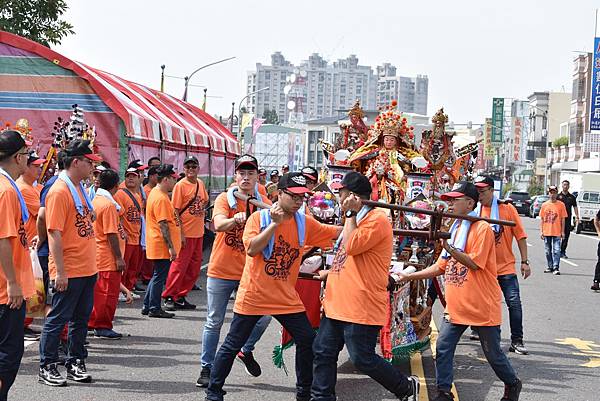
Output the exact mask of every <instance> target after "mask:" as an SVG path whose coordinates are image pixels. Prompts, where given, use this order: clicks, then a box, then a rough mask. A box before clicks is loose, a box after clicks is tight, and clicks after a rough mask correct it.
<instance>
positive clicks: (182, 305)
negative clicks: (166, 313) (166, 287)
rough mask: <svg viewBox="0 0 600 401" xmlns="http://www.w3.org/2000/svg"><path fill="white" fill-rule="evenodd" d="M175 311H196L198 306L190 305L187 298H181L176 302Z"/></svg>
mask: <svg viewBox="0 0 600 401" xmlns="http://www.w3.org/2000/svg"><path fill="white" fill-rule="evenodd" d="M175 309H179V310H194V309H196V305H194V304H191V303H189V302H188V301H187V299H185V297H181V298H179V299H178V300H177V301H175Z"/></svg>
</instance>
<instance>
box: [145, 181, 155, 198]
mask: <svg viewBox="0 0 600 401" xmlns="http://www.w3.org/2000/svg"><path fill="white" fill-rule="evenodd" d="M152 188H153V187H151V186H150V185H148V184H146V185H144V193H145V194H146V200H148V195H150V191H152Z"/></svg>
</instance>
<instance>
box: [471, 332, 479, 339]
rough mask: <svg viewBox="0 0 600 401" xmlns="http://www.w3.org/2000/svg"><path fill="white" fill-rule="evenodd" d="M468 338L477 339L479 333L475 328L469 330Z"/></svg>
mask: <svg viewBox="0 0 600 401" xmlns="http://www.w3.org/2000/svg"><path fill="white" fill-rule="evenodd" d="M469 340H473V341H479V333H477V331H475V330H471V335H470V336H469Z"/></svg>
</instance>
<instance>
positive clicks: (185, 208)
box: [179, 179, 200, 216]
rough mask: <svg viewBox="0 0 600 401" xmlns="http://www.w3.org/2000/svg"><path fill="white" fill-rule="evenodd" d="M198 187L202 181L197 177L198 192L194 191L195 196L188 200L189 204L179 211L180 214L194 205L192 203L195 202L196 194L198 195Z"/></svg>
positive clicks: (197, 187) (198, 187)
mask: <svg viewBox="0 0 600 401" xmlns="http://www.w3.org/2000/svg"><path fill="white" fill-rule="evenodd" d="M198 189H200V183H199V182H198V179H196V192H195V193H194V197H193V198H192V199H191V200H190V201H189V202H188V204H187V205H185V207H184V208H183V209H181V210H180V211H179V215H180V216H181V215H182V214H183V212H185V211H186V210H188V209H189V207H190V206H192V203H194V201H195V200H196V196H198Z"/></svg>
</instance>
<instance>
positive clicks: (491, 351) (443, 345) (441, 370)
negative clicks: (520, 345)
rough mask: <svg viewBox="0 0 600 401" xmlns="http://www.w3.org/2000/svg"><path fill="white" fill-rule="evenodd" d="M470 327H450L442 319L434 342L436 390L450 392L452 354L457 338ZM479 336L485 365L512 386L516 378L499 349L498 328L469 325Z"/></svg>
mask: <svg viewBox="0 0 600 401" xmlns="http://www.w3.org/2000/svg"><path fill="white" fill-rule="evenodd" d="M467 327H469V326H464V325H461V324H453V323H450V322H448V321H447V320H446V319H442V326H441V328H440V334H439V336H438V339H437V346H436V358H435V376H436V384H437V388H438V389H440V390H443V391H450V388H451V387H452V381H453V380H454V372H453V369H452V364H453V362H454V352H455V351H456V345H457V344H458V341H459V340H460V336H461V335H462V334H463V333H464V331H465V330H466V329H467ZM471 327H472V328H474V329H475V330H477V332H478V333H479V341H480V342H481V347H482V348H483V353H484V354H485V358H486V359H487V361H488V363H489V364H490V366H491V367H492V369H494V372H495V373H496V376H498V378H499V379H500V380H502V382H504V384H508V385H513V384H515V383H516V382H517V375H516V373H515V371H514V369H513V367H512V365H511V364H510V362H509V360H508V358H507V357H506V354H504V352H502V349H501V348H500V326H471Z"/></svg>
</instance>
